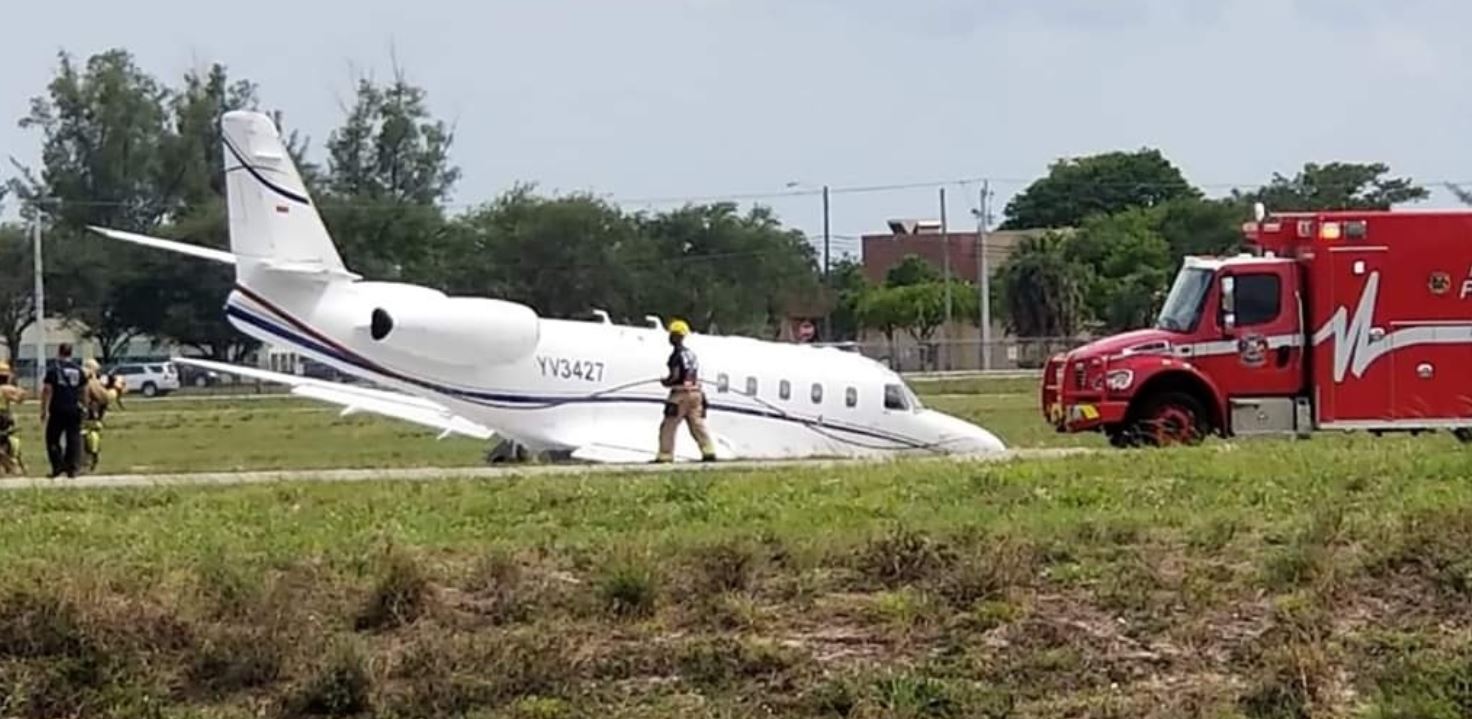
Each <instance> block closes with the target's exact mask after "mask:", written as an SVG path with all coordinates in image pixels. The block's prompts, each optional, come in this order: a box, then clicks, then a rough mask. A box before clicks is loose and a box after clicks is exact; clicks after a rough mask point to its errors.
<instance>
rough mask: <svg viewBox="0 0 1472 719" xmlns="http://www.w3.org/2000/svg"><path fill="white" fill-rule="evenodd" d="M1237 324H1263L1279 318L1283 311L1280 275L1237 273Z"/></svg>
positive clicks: (1240, 325) (1242, 325) (1235, 293)
mask: <svg viewBox="0 0 1472 719" xmlns="http://www.w3.org/2000/svg"><path fill="white" fill-rule="evenodd" d="M1233 279H1234V280H1236V291H1235V292H1234V293H1233V294H1234V295H1235V298H1234V299H1235V300H1236V303H1237V308H1236V309H1237V326H1238V327H1251V326H1253V325H1263V324H1267V323H1269V322H1272V321H1273V320H1276V319H1278V315H1279V314H1281V313H1282V310H1283V308H1282V296H1281V293H1280V291H1279V282H1278V276H1277V275H1272V274H1252V275H1235V276H1234V277H1233Z"/></svg>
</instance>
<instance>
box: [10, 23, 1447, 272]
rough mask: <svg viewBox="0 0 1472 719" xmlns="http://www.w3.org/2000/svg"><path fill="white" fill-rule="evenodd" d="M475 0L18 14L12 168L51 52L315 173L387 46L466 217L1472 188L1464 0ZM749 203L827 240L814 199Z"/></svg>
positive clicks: (13, 48)
mask: <svg viewBox="0 0 1472 719" xmlns="http://www.w3.org/2000/svg"><path fill="white" fill-rule="evenodd" d="M478 4H479V5H480V7H476V5H477V4H474V3H470V2H461V3H450V2H441V1H438V0H416V1H415V2H404V1H403V0H356V1H355V2H351V3H348V2H327V1H324V0H313V1H311V2H308V1H306V0H296V1H295V2H279V1H276V0H269V1H268V0H256V1H254V2H250V1H248V0H247V1H241V2H234V3H229V4H228V5H227V4H223V3H209V2H200V1H199V0H133V1H131V2H116V1H115V0H72V1H71V2H39V3H38V2H28V3H10V4H9V6H8V7H7V8H6V23H5V24H6V27H7V30H8V31H7V32H6V33H5V40H4V42H3V43H0V118H3V119H4V122H3V123H0V154H8V155H15V156H16V157H18V158H20V159H21V160H22V161H23V162H27V163H33V162H35V161H36V159H37V155H38V152H39V138H38V137H37V136H36V135H35V134H34V133H32V132H26V131H22V130H20V129H18V128H17V127H16V125H15V120H16V119H18V118H19V117H20V116H22V115H23V114H24V113H25V111H26V103H27V99H28V98H29V97H31V96H33V95H36V94H38V93H40V92H42V91H43V89H44V86H45V84H46V82H47V80H48V79H49V77H50V75H51V73H52V72H53V70H54V68H55V60H56V53H57V52H58V51H60V50H63V49H65V50H67V51H69V52H71V53H72V54H74V55H75V56H78V57H85V56H86V55H89V54H91V53H94V52H97V51H101V50H104V49H107V48H110V47H115V46H123V47H126V48H128V49H130V50H132V51H133V53H134V54H135V55H136V56H137V58H138V60H139V61H140V63H141V64H142V66H143V67H144V68H146V69H147V70H148V71H150V72H152V73H153V74H155V75H157V76H159V77H161V78H163V79H165V80H166V81H167V82H170V83H174V82H177V78H178V77H179V76H180V75H181V74H182V73H183V72H184V71H185V70H187V69H189V68H191V67H203V66H207V65H208V64H209V63H211V62H221V63H224V64H226V65H227V66H228V67H229V69H230V71H231V73H232V75H234V76H236V77H245V78H249V79H251V80H254V81H255V82H257V83H258V84H259V85H260V88H261V95H262V98H263V100H264V102H265V105H266V106H267V107H268V108H272V109H280V110H282V111H283V112H284V113H285V116H286V120H287V122H288V123H289V124H290V125H291V126H292V127H295V128H298V129H301V130H302V131H304V132H305V133H307V134H308V135H310V137H311V138H312V147H313V150H314V151H315V154H316V155H317V156H318V157H320V151H321V146H322V140H324V139H325V138H326V136H327V133H328V132H329V131H330V130H331V129H332V128H333V127H335V126H336V125H337V124H338V122H339V121H340V120H341V118H342V114H343V110H342V105H343V103H344V102H345V101H346V100H347V99H348V98H349V95H350V93H351V90H352V86H353V80H354V78H355V77H356V76H357V75H358V74H360V73H375V74H376V75H377V76H378V77H380V78H383V77H387V76H388V75H389V74H390V73H389V68H390V67H391V64H392V63H391V52H392V53H394V54H396V55H397V57H398V61H399V64H400V65H401V66H402V67H403V68H404V69H405V70H406V71H407V73H408V75H409V78H410V79H411V80H412V81H414V82H416V83H418V84H421V85H423V86H425V87H426V88H428V90H429V93H430V102H431V106H432V109H433V110H434V112H435V113H436V114H438V115H440V116H442V117H444V118H446V119H447V120H450V121H452V122H454V123H455V126H456V141H455V147H454V160H455V162H456V163H457V164H458V165H459V166H460V167H461V168H462V170H463V172H464V178H463V181H462V182H461V184H460V185H459V188H458V190H457V192H456V197H455V202H456V203H475V202H479V201H483V200H487V199H489V198H491V197H493V196H494V195H495V194H496V193H498V192H500V191H502V190H504V189H506V188H508V187H510V186H511V185H512V184H513V183H514V182H516V181H521V180H524V181H535V182H537V183H539V184H540V185H541V186H542V187H543V188H544V189H547V190H564V191H566V190H591V191H595V192H598V193H603V194H607V195H609V196H610V197H613V198H618V199H627V200H648V199H651V198H660V199H662V198H682V197H692V198H702V197H706V196H723V195H733V194H734V195H746V194H749V193H773V192H775V193H780V192H783V191H785V190H786V186H787V183H789V182H798V183H804V184H805V185H808V186H817V185H821V184H823V183H829V184H831V185H833V186H835V187H861V186H876V185H893V184H909V183H920V184H927V183H929V186H926V187H921V188H917V189H909V190H894V191H884V192H869V193H840V194H836V195H835V196H834V197H833V232H834V233H836V234H839V235H858V234H861V233H864V232H871V231H877V230H880V229H882V228H883V226H884V220H885V219H886V218H889V217H936V216H937V215H938V214H939V212H938V209H937V200H936V194H937V193H936V189H935V187H936V185H934V184H933V183H934V181H941V180H961V179H966V178H980V177H990V178H995V182H994V188H995V189H996V190H997V194H998V197H997V201H996V205H997V207H996V209H997V212H998V213H999V214H1000V207H1001V205H1002V204H1003V203H1005V201H1006V198H1007V196H1008V195H1010V194H1012V193H1014V192H1016V191H1017V190H1018V189H1019V188H1020V187H1021V186H1022V185H1023V184H1025V181H1027V180H1029V179H1031V178H1033V177H1036V176H1037V175H1039V174H1041V173H1042V172H1044V170H1045V168H1046V166H1047V165H1048V163H1049V162H1051V161H1052V160H1054V159H1055V158H1058V157H1060V156H1068V155H1077V154H1084V153H1091V152H1098V151H1105V150H1111V149H1133V148H1137V147H1140V146H1144V145H1148V146H1153V147H1159V148H1160V149H1162V150H1163V151H1164V152H1165V153H1166V155H1167V156H1168V157H1170V158H1171V159H1172V160H1173V161H1175V162H1176V163H1177V164H1178V165H1180V166H1181V167H1182V169H1183V170H1184V171H1185V173H1186V176H1187V177H1188V179H1190V180H1191V181H1192V182H1195V183H1197V184H1200V185H1204V186H1206V187H1207V189H1208V191H1210V192H1212V193H1213V194H1219V193H1221V192H1224V191H1225V190H1226V186H1228V185H1233V184H1238V183H1243V184H1255V183H1260V182H1263V181H1265V180H1266V179H1267V178H1268V177H1270V176H1271V174H1272V173H1273V172H1274V171H1279V172H1283V173H1285V174H1291V173H1292V172H1293V171H1294V170H1295V169H1296V168H1298V167H1300V166H1301V165H1302V164H1303V163H1304V162H1308V161H1332V160H1355V161H1385V162H1388V163H1389V164H1390V165H1391V167H1392V168H1393V170H1395V171H1396V172H1398V173H1403V174H1407V175H1410V176H1412V177H1414V178H1415V179H1417V180H1421V181H1425V182H1433V181H1446V180H1464V179H1472V157H1469V143H1468V142H1467V140H1466V138H1467V137H1468V132H1467V128H1465V127H1464V126H1463V125H1462V123H1463V122H1465V121H1467V119H1468V118H1469V116H1472V113H1469V110H1472V107H1469V105H1472V102H1469V93H1472V86H1469V83H1468V81H1467V78H1466V72H1467V70H1468V68H1469V63H1468V60H1469V50H1468V48H1467V42H1466V39H1465V37H1466V28H1467V27H1469V26H1472V3H1468V2H1466V1H1465V0H969V1H968V0H617V1H614V0H484V2H481V3H478ZM227 8H228V9H227ZM8 174H9V168H8V163H6V166H5V167H3V168H0V175H8ZM976 190H977V187H976V186H975V185H970V186H962V185H960V184H953V185H951V186H950V189H949V190H948V193H949V194H950V197H951V202H950V205H949V214H950V219H951V220H952V221H953V222H954V223H961V224H965V225H970V224H972V223H973V222H974V221H973V220H972V219H971V218H970V215H969V212H968V211H969V210H970V208H971V207H974V206H975V202H976V200H975V193H976ZM763 201H764V202H767V203H768V204H771V205H772V206H773V207H775V208H776V209H777V211H778V212H779V213H780V215H781V216H782V218H783V219H784V220H785V221H787V222H788V223H790V224H792V225H794V226H797V227H799V228H801V229H803V230H805V231H808V232H812V233H817V232H820V231H821V228H822V221H821V219H822V216H821V205H820V202H819V200H818V198H817V197H816V196H800V197H786V198H775V199H770V200H763ZM12 204H13V203H12ZM1432 204H1435V205H1441V206H1451V205H1452V204H1453V202H1452V201H1451V199H1450V198H1449V197H1448V195H1447V194H1446V193H1444V192H1438V193H1437V195H1436V197H1435V199H1434V201H1433V203H1432ZM635 205H636V206H637V205H638V203H635ZM656 206H658V205H656ZM10 209H11V210H12V212H13V208H10ZM854 245H855V243H854V242H852V241H847V240H838V241H836V242H835V251H837V250H841V249H847V248H851V247H853V246H854Z"/></svg>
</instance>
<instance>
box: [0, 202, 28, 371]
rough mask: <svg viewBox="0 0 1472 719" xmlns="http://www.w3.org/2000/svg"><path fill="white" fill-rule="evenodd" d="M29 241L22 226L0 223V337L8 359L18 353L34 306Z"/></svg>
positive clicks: (13, 357) (16, 355) (14, 357)
mask: <svg viewBox="0 0 1472 719" xmlns="http://www.w3.org/2000/svg"><path fill="white" fill-rule="evenodd" d="M31 258H32V255H31V241H30V238H29V237H27V236H26V230H25V227H23V226H21V225H16V224H5V225H0V267H4V268H7V269H6V270H5V271H4V272H0V340H4V341H5V347H6V349H7V350H8V351H9V352H10V359H11V360H15V359H16V358H17V357H19V356H20V337H21V334H22V333H24V332H25V331H26V328H27V327H29V326H30V325H31V323H32V322H34V321H35V318H36V308H35V305H34V303H33V302H32V300H34V299H35V295H34V293H33V289H34V286H33V285H32V283H31V273H29V272H27V271H26V270H27V269H29V268H30V267H31Z"/></svg>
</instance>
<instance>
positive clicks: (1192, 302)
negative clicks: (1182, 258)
mask: <svg viewBox="0 0 1472 719" xmlns="http://www.w3.org/2000/svg"><path fill="white" fill-rule="evenodd" d="M1212 276H1213V275H1212V272H1211V270H1208V269H1203V268H1200V267H1188V268H1186V269H1183V270H1181V274H1179V275H1176V282H1175V284H1174V285H1172V286H1171V288H1170V295H1169V296H1167V297H1166V298H1165V306H1164V307H1161V308H1160V319H1158V320H1156V321H1155V326H1156V327H1158V328H1160V329H1163V330H1168V331H1171V332H1189V331H1190V330H1191V328H1193V327H1195V326H1196V321H1197V320H1199V319H1201V308H1202V307H1204V306H1205V304H1206V293H1207V291H1208V290H1210V289H1211V278H1212Z"/></svg>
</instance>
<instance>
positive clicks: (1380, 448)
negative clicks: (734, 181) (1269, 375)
mask: <svg viewBox="0 0 1472 719" xmlns="http://www.w3.org/2000/svg"><path fill="white" fill-rule="evenodd" d="M1019 388H1021V387H1020V385H1019ZM986 389H989V390H991V391H986V392H979V393H978V392H975V391H974V390H973V391H971V392H965V391H954V390H940V391H931V392H928V397H929V400H930V401H931V403H932V404H936V405H939V404H941V403H942V402H952V401H954V402H957V403H958V404H957V405H956V406H957V407H961V408H963V409H962V411H971V412H976V413H990V415H988V416H991V417H994V418H996V419H995V420H993V423H994V424H996V423H1004V422H1005V418H1006V417H1009V416H1010V417H1013V418H1014V419H1013V420H1012V421H1013V422H1015V424H1013V425H1012V427H1013V430H1012V431H1014V432H1017V433H1019V434H1017V435H1016V436H1017V437H1026V436H1028V435H1026V434H1020V433H1022V432H1027V431H1030V424H1029V423H1028V422H1030V419H1029V420H1028V421H1024V418H1030V417H1031V416H1035V412H1034V411H1033V409H1032V408H1031V407H1030V406H1029V402H1030V401H1031V400H1030V399H1027V398H1026V397H1025V396H1024V395H1025V394H1026V393H1025V392H1021V391H1006V390H1007V389H1008V387H1006V386H1005V385H1004V386H1002V387H988V388H986ZM962 395H964V396H962ZM968 397H969V400H968ZM262 402H265V403H264V404H263V403H262ZM968 402H969V404H967V403H968ZM186 405H190V406H186ZM967 408H969V409H967ZM220 409H221V406H219V405H215V406H214V409H211V410H206V409H204V408H203V407H195V406H192V405H191V404H190V403H186V402H175V403H169V402H159V403H155V404H150V405H146V406H145V404H144V403H142V402H139V403H137V405H136V407H135V408H132V409H130V410H129V413H128V416H129V417H130V418H132V421H137V422H140V423H142V422H144V421H147V422H154V421H158V422H167V421H171V422H176V423H177V425H176V426H177V427H191V428H190V429H187V430H179V431H181V432H183V431H187V432H191V433H196V432H197V434H190V435H188V436H194V437H200V438H203V437H205V436H206V434H205V433H203V431H202V429H194V428H192V426H193V424H195V423H199V424H201V425H203V423H207V422H215V421H221V422H224V421H230V422H233V423H232V424H230V425H229V426H228V429H231V430H234V431H235V433H236V434H237V435H239V438H242V441H245V440H244V439H243V438H247V437H256V438H261V437H265V438H269V441H270V442H275V443H277V444H278V445H279V448H280V451H281V452H283V453H287V454H292V455H295V456H298V457H306V456H310V455H311V448H312V447H313V446H314V445H317V446H319V447H320V446H321V445H325V444H328V440H324V439H322V437H328V436H331V437H337V436H342V435H339V434H337V433H340V432H341V433H348V432H352V433H363V435H362V436H364V437H365V438H366V440H365V441H366V442H367V443H368V444H369V445H371V446H370V447H368V448H367V449H368V451H372V452H376V453H379V454H378V455H377V456H378V457H380V458H382V459H380V460H379V461H382V462H384V463H393V462H409V463H417V462H421V461H428V460H423V459H421V458H422V456H423V455H422V454H419V453H416V450H415V449H413V447H416V446H418V445H417V444H416V443H420V442H428V443H429V444H430V446H432V447H433V446H435V445H434V443H433V442H432V440H429V439H428V438H425V436H424V434H423V433H421V432H418V431H417V430H413V429H409V430H402V432H403V434H402V435H401V434H399V433H400V432H401V430H400V429H399V428H398V427H397V425H394V424H390V423H386V422H385V423H379V422H376V421H366V420H360V419H356V418H354V419H351V420H336V419H333V415H332V414H330V413H328V414H322V413H317V412H315V411H314V410H311V409H310V408H309V406H304V405H300V404H297V403H294V402H290V401H286V402H281V401H265V400H261V401H251V402H240V403H237V404H235V405H230V406H228V407H226V408H225V409H230V410H232V411H238V412H239V413H240V415H229V414H221V413H220V412H219V411H218V410H220ZM195 412H202V413H203V414H202V415H201V416H198V417H195V416H192V415H187V414H186V413H195ZM155 413H158V416H157V417H155V416H154V414H155ZM247 413H249V414H251V416H252V417H253V419H250V420H241V419H239V418H238V417H239V416H243V415H244V414H247ZM231 416H235V417H237V419H235V420H224V419H219V418H223V417H231ZM121 423H122V420H121V419H120V420H119V425H120V426H121ZM277 423H291V424H292V428H290V429H273V430H270V431H265V430H263V429H262V428H263V427H273V426H275V425H276V424H277ZM212 426H217V425H212ZM999 431H1001V432H1004V433H1005V432H1007V431H1008V430H1007V429H1004V428H1001V427H999ZM303 432H316V433H318V435H317V438H316V439H315V440H313V439H311V438H303V437H302V436H301V433H303ZM1035 436H1036V438H1037V441H1043V440H1045V439H1046V440H1056V439H1057V438H1056V436H1053V435H1047V436H1044V435H1041V434H1039V435H1035ZM1013 441H1014V442H1017V441H1019V440H1016V439H1014V440H1013ZM390 444H392V445H395V446H394V447H390V446H388V445H390ZM161 446H162V445H160V447H161ZM440 446H441V447H450V445H448V444H444V445H440ZM478 449H479V448H478V447H474V446H468V447H466V448H465V451H467V452H474V451H478ZM322 451H326V452H333V453H338V455H339V456H350V455H351V450H350V449H344V448H341V447H335V448H330V449H329V448H322ZM420 451H422V450H420ZM433 451H436V452H438V451H447V452H448V451H449V450H442V449H434V450H433ZM120 453H121V452H120ZM257 453H258V454H257ZM270 453H271V448H270V447H260V446H256V445H251V446H250V447H249V449H248V450H247V449H243V450H242V454H240V455H239V456H241V457H252V456H269V455H270ZM149 456H153V457H156V456H157V455H149ZM211 456H212V455H210V454H208V453H205V452H201V453H200V454H198V455H194V457H195V459H194V460H193V461H196V462H204V461H207V460H208V459H209V458H210V457H211ZM138 461H140V462H141V461H143V460H138ZM147 461H148V462H153V463H159V462H160V460H158V459H148V460H147ZM235 461H244V460H235ZM433 461H435V462H444V461H446V460H444V459H436V460H433ZM175 466H180V465H175ZM1469 478H1472V450H1469V449H1468V448H1466V447H1463V446H1460V445H1458V444H1456V443H1455V442H1454V441H1453V440H1451V439H1450V438H1448V437H1445V436H1440V437H1423V438H1386V439H1373V438H1370V437H1355V436H1351V437H1332V436H1325V437H1321V438H1316V439H1314V440H1312V441H1308V442H1289V441H1263V442H1241V443H1232V444H1228V443H1223V442H1219V441H1218V442H1211V443H1208V444H1207V445H1205V446H1203V447H1199V448H1193V449H1184V450H1171V451H1128V452H1125V451H1118V452H1115V451H1110V452H1101V453H1098V454H1091V455H1083V456H1077V457H1070V458H1067V459H1059V460H1050V461H1038V462H1015V463H1009V464H1002V465H996V464H979V463H973V464H966V463H951V462H940V461H906V462H896V463H887V464H877V465H872V466H860V467H843V468H837V469H824V468H817V467H813V468H804V469H782V470H774V469H769V470H744V469H728V470H724V471H715V472H701V473H698V474H697V473H689V474H682V473H679V472H671V473H667V474H644V473H639V474H628V475H618V474H612V475H588V476H570V477H542V478H532V477H526V478H520V479H512V480H500V481H488V482H472V481H445V482H437V483H389V482H366V483H353V484H331V483H324V484H307V483H296V484H280V485H257V486H242V487H198V488H168V489H153V490H126V491H123V490H113V491H100V490H99V491H93V490H73V491H42V490H32V491H19V492H10V493H6V494H4V495H3V496H0V717H6V718H9V717H55V716H86V717H93V716H116V717H186V716H188V717H200V716H202V717H242V718H243V717H260V716H268V717H276V716H281V717H285V716H362V717H442V716H443V717H451V716H470V717H507V718H521V717H526V718H531V717H538V718H552V717H600V718H603V719H615V718H623V717H651V718H652V717H668V716H681V717H748V716H797V717H863V718H869V717H895V718H900V717H1100V718H1103V717H1162V718H1164V717H1179V716H1188V717H1249V718H1257V717H1285V718H1286V717H1376V718H1389V717H1465V716H1469V715H1472V483H1469Z"/></svg>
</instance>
